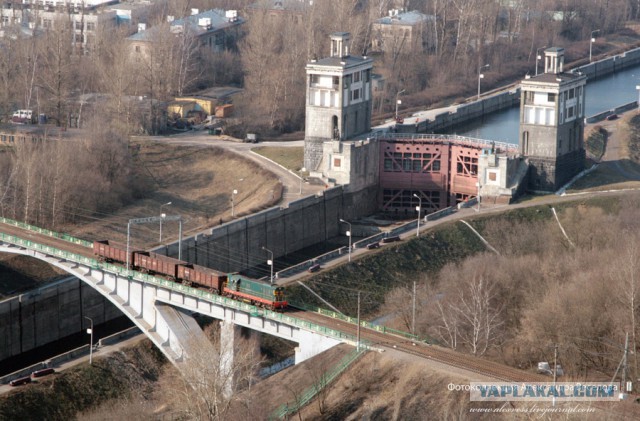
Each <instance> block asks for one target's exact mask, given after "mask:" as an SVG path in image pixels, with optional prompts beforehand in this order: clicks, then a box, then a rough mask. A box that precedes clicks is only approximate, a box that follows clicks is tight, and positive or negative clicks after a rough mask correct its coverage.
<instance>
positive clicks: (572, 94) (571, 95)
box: [569, 89, 576, 99]
mask: <svg viewBox="0 0 640 421" xmlns="http://www.w3.org/2000/svg"><path fill="white" fill-rule="evenodd" d="M575 94H576V92H575V89H569V99H573V98H574V97H575Z"/></svg>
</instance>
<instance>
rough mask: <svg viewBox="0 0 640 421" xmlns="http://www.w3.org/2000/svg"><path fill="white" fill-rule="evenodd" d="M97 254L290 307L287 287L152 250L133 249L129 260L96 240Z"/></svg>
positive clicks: (106, 242) (235, 295)
mask: <svg viewBox="0 0 640 421" xmlns="http://www.w3.org/2000/svg"><path fill="white" fill-rule="evenodd" d="M93 253H94V254H95V255H96V256H97V257H98V259H100V260H102V261H106V262H110V263H113V262H115V263H121V264H126V262H127V261H129V264H130V269H133V270H138V271H141V272H146V273H149V274H151V275H162V276H164V277H167V278H169V279H171V280H174V281H177V282H182V283H183V284H185V285H194V286H197V287H203V288H207V289H208V290H209V291H210V292H213V293H216V294H219V295H224V296H227V297H231V298H233V299H236V300H240V301H244V302H247V303H250V304H254V305H257V306H261V307H267V308H270V309H274V310H275V309H283V308H285V307H286V306H287V300H286V298H285V296H284V288H283V287H279V286H277V285H272V284H267V283H264V282H260V281H256V280H254V279H249V278H246V277H244V276H242V275H239V274H225V273H222V272H218V271H216V270H214V269H210V268H206V267H203V266H198V265H194V264H193V263H189V262H185V261H182V260H178V259H174V258H173V257H168V256H164V255H162V254H158V253H154V252H151V251H142V250H133V251H132V250H129V256H128V257H129V258H128V259H127V247H126V246H125V245H122V244H117V243H114V242H112V241H109V240H102V241H95V242H94V243H93Z"/></svg>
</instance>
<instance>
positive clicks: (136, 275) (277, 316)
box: [0, 233, 370, 348]
mask: <svg viewBox="0 0 640 421" xmlns="http://www.w3.org/2000/svg"><path fill="white" fill-rule="evenodd" d="M0 239H1V240H3V241H6V242H8V243H11V244H15V245H18V246H22V247H25V248H28V249H30V250H35V251H39V252H42V253H44V254H47V255H50V256H55V257H60V258H62V259H65V260H69V261H72V262H76V263H81V264H83V265H86V266H89V267H92V268H94V269H102V270H105V271H107V272H110V273H115V274H117V275H120V276H122V277H124V278H129V279H135V280H138V281H142V282H145V283H150V284H155V285H158V286H161V287H164V288H168V289H171V290H173V291H177V292H180V293H182V294H185V295H190V296H192V297H196V298H202V299H205V300H207V301H210V302H214V303H216V304H221V305H223V306H226V307H231V308H235V309H238V310H241V311H244V312H247V313H249V314H255V315H261V316H263V317H266V318H269V319H272V320H277V321H281V322H284V323H287V324H290V325H294V326H297V327H301V328H304V329H307V330H311V331H314V332H317V333H320V334H323V335H325V336H328V337H332V338H334V339H338V340H344V341H349V342H352V343H355V342H356V341H357V338H356V337H354V336H353V335H350V334H347V333H344V332H340V331H338V330H335V329H331V328H328V327H324V326H320V325H318V324H315V323H311V322H308V321H306V320H302V319H298V318H296V317H292V316H289V315H286V314H283V313H278V312H275V311H271V310H266V309H262V308H259V307H256V306H253V305H251V304H247V303H244V302H242V301H237V300H233V299H231V298H228V297H223V296H221V295H218V294H214V293H211V292H208V291H205V290H202V289H196V288H192V287H189V286H186V285H182V284H180V283H177V282H173V281H170V280H168V279H164V278H159V277H156V276H153V275H148V274H146V273H140V272H138V271H135V270H130V269H127V268H125V267H122V266H119V265H114V264H112V263H103V262H99V261H98V260H96V259H93V258H89V257H86V256H82V255H79V254H76V253H71V252H68V251H64V250H60V249H58V248H55V247H51V246H46V245H43V244H40V243H36V242H33V241H30V240H24V239H22V238H20V237H16V236H15V235H9V234H4V233H0ZM361 346H362V347H365V348H370V345H369V344H368V343H364V342H362V341H361Z"/></svg>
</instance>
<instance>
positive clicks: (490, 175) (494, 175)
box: [489, 171, 498, 181]
mask: <svg viewBox="0 0 640 421" xmlns="http://www.w3.org/2000/svg"><path fill="white" fill-rule="evenodd" d="M497 179H498V177H497V174H496V173H495V172H493V171H491V172H489V180H490V181H496V180H497Z"/></svg>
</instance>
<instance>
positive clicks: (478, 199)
mask: <svg viewBox="0 0 640 421" xmlns="http://www.w3.org/2000/svg"><path fill="white" fill-rule="evenodd" d="M476 186H478V197H477V198H476V201H477V202H478V210H477V211H478V212H480V174H478V182H477V183H476Z"/></svg>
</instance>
